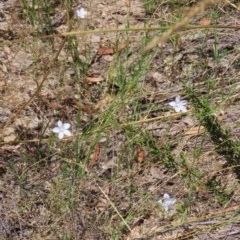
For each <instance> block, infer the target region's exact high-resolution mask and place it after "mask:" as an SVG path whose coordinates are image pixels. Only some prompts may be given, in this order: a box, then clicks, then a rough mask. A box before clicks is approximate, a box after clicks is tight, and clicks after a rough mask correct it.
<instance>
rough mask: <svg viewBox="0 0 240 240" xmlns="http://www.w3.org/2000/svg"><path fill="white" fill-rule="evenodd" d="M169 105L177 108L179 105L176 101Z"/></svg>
mask: <svg viewBox="0 0 240 240" xmlns="http://www.w3.org/2000/svg"><path fill="white" fill-rule="evenodd" d="M169 105H170V106H171V107H175V106H176V105H177V103H176V102H175V101H173V102H170V103H169Z"/></svg>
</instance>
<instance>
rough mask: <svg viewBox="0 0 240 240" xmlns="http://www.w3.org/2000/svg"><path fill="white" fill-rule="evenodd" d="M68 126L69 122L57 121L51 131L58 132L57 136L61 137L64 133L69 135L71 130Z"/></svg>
mask: <svg viewBox="0 0 240 240" xmlns="http://www.w3.org/2000/svg"><path fill="white" fill-rule="evenodd" d="M69 128H70V124H69V123H62V121H58V122H57V127H55V128H53V130H52V131H53V132H54V133H57V134H58V138H59V139H62V138H63V137H64V135H66V136H71V132H70V131H69V130H68V129H69Z"/></svg>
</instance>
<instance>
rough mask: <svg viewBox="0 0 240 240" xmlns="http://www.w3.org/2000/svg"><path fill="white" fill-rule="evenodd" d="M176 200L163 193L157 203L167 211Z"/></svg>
mask: <svg viewBox="0 0 240 240" xmlns="http://www.w3.org/2000/svg"><path fill="white" fill-rule="evenodd" d="M176 201H177V200H176V199H175V198H171V197H170V196H169V195H168V194H167V193H165V194H164V195H163V200H159V201H158V204H159V205H161V206H162V207H163V208H164V210H165V211H168V210H169V209H170V208H171V207H172V205H173V204H174V203H175V202H176Z"/></svg>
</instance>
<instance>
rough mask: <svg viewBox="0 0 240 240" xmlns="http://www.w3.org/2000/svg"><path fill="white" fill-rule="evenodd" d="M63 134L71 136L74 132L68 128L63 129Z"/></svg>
mask: <svg viewBox="0 0 240 240" xmlns="http://www.w3.org/2000/svg"><path fill="white" fill-rule="evenodd" d="M63 134H64V135H67V136H71V135H72V133H71V132H70V131H69V130H67V129H65V130H64V131H63Z"/></svg>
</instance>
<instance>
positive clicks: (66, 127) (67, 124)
mask: <svg viewBox="0 0 240 240" xmlns="http://www.w3.org/2000/svg"><path fill="white" fill-rule="evenodd" d="M70 126H71V125H70V124H69V123H64V124H63V129H64V130H66V129H69V128H70Z"/></svg>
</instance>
